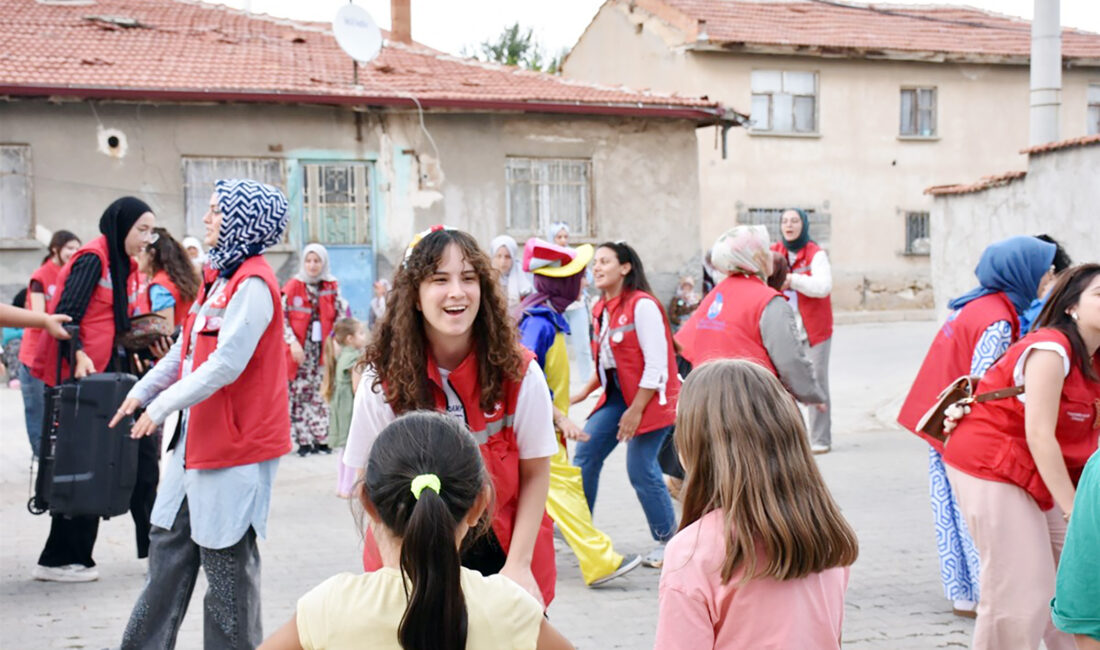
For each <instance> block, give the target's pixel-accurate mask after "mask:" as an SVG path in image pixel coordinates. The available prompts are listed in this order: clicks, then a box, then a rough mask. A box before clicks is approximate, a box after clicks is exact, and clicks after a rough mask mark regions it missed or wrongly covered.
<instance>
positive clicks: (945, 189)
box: [924, 171, 1027, 196]
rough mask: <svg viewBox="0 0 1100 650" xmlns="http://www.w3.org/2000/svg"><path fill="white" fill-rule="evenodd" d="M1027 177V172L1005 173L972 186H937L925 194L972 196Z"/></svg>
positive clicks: (984, 179) (985, 178)
mask: <svg viewBox="0 0 1100 650" xmlns="http://www.w3.org/2000/svg"><path fill="white" fill-rule="evenodd" d="M1026 175H1027V172H1020V171H1017V172H1005V173H1003V174H994V175H992V176H983V177H982V180H980V181H978V182H977V183H972V184H970V185H935V186H933V187H930V188H928V189H926V190H925V191H924V193H925V194H931V195H932V196H942V195H944V194H970V193H971V192H980V191H982V190H987V189H989V188H991V187H1000V186H1002V185H1008V184H1009V183H1011V182H1013V181H1017V180H1020V179H1021V178H1023V177H1024V176H1026Z"/></svg>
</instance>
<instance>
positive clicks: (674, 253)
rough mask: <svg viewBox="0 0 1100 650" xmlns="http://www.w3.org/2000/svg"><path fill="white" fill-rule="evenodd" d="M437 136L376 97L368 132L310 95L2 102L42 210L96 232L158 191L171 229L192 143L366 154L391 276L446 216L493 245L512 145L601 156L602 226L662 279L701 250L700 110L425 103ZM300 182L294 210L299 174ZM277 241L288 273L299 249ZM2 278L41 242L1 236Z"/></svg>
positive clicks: (217, 151)
mask: <svg viewBox="0 0 1100 650" xmlns="http://www.w3.org/2000/svg"><path fill="white" fill-rule="evenodd" d="M96 115H98V121H99V122H102V124H103V125H104V126H106V127H108V128H118V129H120V130H121V131H123V132H124V133H125V134H126V136H127V140H128V145H129V148H128V151H127V153H126V155H125V157H123V158H121V159H115V158H111V157H108V156H106V155H104V154H102V153H99V152H98V151H97V150H96V130H97V124H98V122H97V117H96ZM425 122H426V125H427V129H428V131H429V132H430V133H431V135H432V137H433V138H434V140H435V143H436V145H437V146H438V155H437V152H436V149H435V148H433V147H432V145H431V144H430V142H429V140H428V138H427V137H426V135H425V134H424V133H423V132H422V131H421V129H420V127H419V121H418V119H417V115H416V113H415V112H407V113H394V112H386V113H378V112H370V113H366V114H364V115H363V118H362V142H357V141H356V124H355V117H354V114H353V113H352V112H351V111H350V110H347V109H337V108H326V107H309V106H258V105H213V104H212V105H162V106H157V105H152V104H126V103H96V104H95V111H94V112H93V110H92V108H91V106H90V105H89V104H87V103H84V102H65V103H60V104H57V103H50V102H46V101H41V100H34V101H13V102H7V103H0V143H5V144H29V145H30V147H31V153H32V176H33V178H32V190H33V200H34V207H33V210H34V215H35V218H36V220H37V223H38V224H40V225H42V226H44V227H46V228H48V229H50V230H56V229H59V228H67V229H70V230H73V231H74V232H76V233H77V234H78V235H80V236H81V237H82V238H85V240H87V239H88V238H90V237H92V236H94V235H95V234H97V232H96V228H97V222H98V219H99V215H100V214H101V212H102V210H103V208H104V207H106V206H107V205H108V204H109V203H110V202H111V201H112V200H114V199H115V198H117V197H118V196H121V195H123V194H134V195H136V196H139V197H142V198H143V199H145V200H147V201H148V202H149V203H150V205H152V207H153V208H154V210H155V211H156V213H157V215H158V219H159V221H160V223H161V224H162V225H165V226H166V227H167V228H169V230H171V231H172V232H174V233H181V232H182V230H183V225H184V216H183V215H184V207H183V172H182V163H181V156H185V155H190V156H226V157H251V156H259V157H277V158H285V159H286V160H287V161H288V175H290V174H294V173H295V170H297V169H298V168H297V167H296V165H297V164H298V162H299V161H326V160H345V159H353V160H369V161H373V162H374V163H375V164H374V172H375V194H374V196H373V197H372V198H373V201H374V203H373V205H374V207H373V211H372V215H373V217H374V218H375V219H376V221H377V227H376V229H375V231H374V232H375V247H376V251H377V267H378V268H377V274H378V277H386V276H388V275H389V274H390V273H391V272H392V269H393V265H394V264H395V263H397V262H398V261H400V259H401V256H402V255H403V252H404V247H405V245H406V243H407V242H408V240H409V239H410V238H411V236H412V235H413V234H414V233H415V232H417V231H419V230H421V229H423V228H426V227H427V226H429V225H431V224H434V223H446V224H448V225H450V226H454V227H457V228H462V229H466V230H468V231H470V232H471V233H472V234H474V235H475V236H476V237H477V238H478V239H479V240H481V241H482V242H484V243H485V244H486V245H487V244H488V241H489V239H490V238H491V237H493V236H494V235H496V234H499V233H501V232H503V230H504V225H505V197H506V194H505V157H506V156H509V155H519V156H544V157H590V158H591V159H592V165H593V167H592V169H593V172H592V196H593V210H592V218H593V219H594V221H595V223H596V232H595V236H594V237H592V240H604V239H626V240H628V241H629V242H631V243H632V244H635V245H636V246H637V248H638V249H639V251H640V253H641V254H642V255H643V257H644V259H645V261H646V264H647V266H648V269H649V270H650V273H651V274H652V275H653V277H652V278H651V281H652V282H653V283H654V285H655V288H656V289H657V290H658V291H659V292H661V293H662V294H664V295H666V296H667V295H669V294H671V292H672V291H673V288H674V284H675V277H676V275H677V274H678V273H681V272H682V271H684V270H685V269H689V268H694V264H695V263H696V262H697V261H698V245H697V242H698V241H699V216H698V214H699V212H698V211H699V190H698V187H699V184H698V167H697V165H698V159H697V156H696V138H695V133H694V124H692V123H690V122H686V121H654V120H640V119H626V118H622V119H620V118H602V117H592V118H589V117H567V118H563V117H554V116H532V115H522V114H478V115H469V114H430V113H429V114H427V115H426V116H425ZM294 187H295V184H294V183H291V188H290V189H291V196H290V201H291V206H292V208H291V210H292V216H293V218H294V219H297V218H298V215H300V212H301V195H300V183H299V184H298V185H297V187H298V188H299V190H298V191H297V192H295V190H294ZM300 239H301V238H300V237H296V238H295V241H294V244H295V245H294V246H289V247H287V248H286V250H285V251H282V252H276V253H273V254H270V255H269V257H270V259H271V261H272V262H273V264H274V265H275V266H276V268H277V269H279V268H282V275H284V276H285V275H286V274H287V273H288V272H289V268H290V266H292V260H291V259H290V255H291V251H292V250H294V249H295V247H296V246H298V245H300V244H301V241H300ZM0 254H2V255H3V263H2V264H0V290H2V291H0V292H2V293H3V295H4V296H10V295H11V294H12V293H14V290H16V289H17V288H18V287H19V286H21V285H23V284H24V283H25V281H26V278H27V277H29V275H30V273H31V271H33V270H34V268H36V267H37V265H38V264H39V263H40V261H41V258H42V255H43V250H42V249H41V248H37V249H34V250H17V249H13V248H11V247H7V248H5V247H4V244H3V242H0Z"/></svg>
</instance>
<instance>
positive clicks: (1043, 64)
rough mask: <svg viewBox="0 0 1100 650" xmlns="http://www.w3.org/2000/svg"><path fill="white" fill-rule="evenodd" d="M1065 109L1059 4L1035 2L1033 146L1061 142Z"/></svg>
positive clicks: (1050, 0)
mask: <svg viewBox="0 0 1100 650" xmlns="http://www.w3.org/2000/svg"><path fill="white" fill-rule="evenodd" d="M1061 107H1062V26H1061V20H1060V16H1059V0H1035V17H1034V18H1033V19H1032V21H1031V132H1030V133H1031V139H1030V144H1031V146H1033V147H1034V146H1037V145H1041V144H1046V143H1048V142H1057V141H1058V140H1059V139H1061V138H1060V136H1059V130H1060V129H1059V115H1058V114H1059V111H1060V110H1061Z"/></svg>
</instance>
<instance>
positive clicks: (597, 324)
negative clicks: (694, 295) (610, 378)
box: [592, 291, 680, 435]
mask: <svg viewBox="0 0 1100 650" xmlns="http://www.w3.org/2000/svg"><path fill="white" fill-rule="evenodd" d="M644 299H649V300H652V301H653V302H655V303H657V307H658V308H660V306H661V303H659V302H657V299H656V298H654V297H653V296H651V295H649V294H648V293H646V292H644V291H630V292H623V293H621V294H619V295H618V296H615V297H614V298H612V299H611V300H607V301H604V300H603V299H602V298H601V299H600V301H599V302H597V303H596V305H595V306H594V307H593V308H592V314H593V316H594V318H593V320H592V358H593V359H596V360H597V362H598V361H599V358H600V328H601V327H602V326H603V318H602V316H603V312H604V310H607V315H608V319H607V322H608V326H609V331H608V333H607V336H608V340H609V341H610V343H611V354H612V356H614V357H615V367H616V369H617V371H618V375H619V382H620V384H621V388H622V391H623V399H625V400H626V404H627V406H629V405H630V404H631V403H632V402H633V401H634V396H635V395H637V394H638V382H640V381H641V380H642V372H643V371H644V370H645V358H644V357H643V356H642V346H641V344H639V343H638V332H637V331H636V330H635V327H634V307H635V305H637V304H638V301H639V300H644ZM663 314H664V312H663V311H662V321H663V322H664V326H665V341H667V342H668V346H667V347H668V380H667V382H666V383H665V391H664V392H665V403H664V404H661V403H660V395H659V394H658V395H655V396H654V397H653V399H651V400H649V404H647V405H646V407H645V410H644V411H642V421H641V423H640V424H639V425H638V435H641V434H643V433H649V432H650V431H656V430H658V429H663V428H665V427H667V426H672V425H673V424H674V423H675V422H676V400H677V398H678V397H679V395H680V376H679V375H677V374H676V352H675V350H674V349H673V347H672V328H670V327H669V325H668V318H667V317H665V316H664V315H663ZM606 399H607V395H606V393H605V394H603V395H600V400H599V402H597V403H596V408H595V409H593V411H596V410H599V408H600V407H601V406H603V404H604V401H605V400H606Z"/></svg>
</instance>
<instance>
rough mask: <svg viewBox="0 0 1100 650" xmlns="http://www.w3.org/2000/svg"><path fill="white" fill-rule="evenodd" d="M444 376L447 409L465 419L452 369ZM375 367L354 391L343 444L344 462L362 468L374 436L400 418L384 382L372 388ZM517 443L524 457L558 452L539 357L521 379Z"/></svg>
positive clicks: (547, 392)
mask: <svg viewBox="0 0 1100 650" xmlns="http://www.w3.org/2000/svg"><path fill="white" fill-rule="evenodd" d="M439 374H440V375H441V376H442V377H443V393H444V394H445V395H446V396H447V413H449V414H450V415H453V416H455V417H457V418H459V419H460V420H461V421H462V423H463V424H465V423H466V412H465V410H464V409H463V407H462V402H461V401H460V400H459V399H458V395H457V394H455V392H454V390H453V389H452V388H451V385H450V383H449V381H448V377H449V376H450V374H451V373H450V372H448V371H446V370H443V369H442V368H441V369H440V372H439ZM374 378H375V374H374V370H373V369H372V368H368V369H367V370H366V371H365V372H364V373H363V378H362V380H360V382H359V389H358V390H356V391H355V404H354V406H353V408H352V412H351V426H350V427H349V429H348V441H347V444H346V445H345V447H344V464H345V465H347V466H348V467H354V468H356V469H362V468H364V467H366V466H367V458H368V457H369V456H370V449H371V446H372V445H373V444H374V439H375V438H377V437H378V434H379V433H381V432H382V429H384V428H386V425H388V424H389V423H390V422H393V421H394V420H396V419H397V416H396V415H395V414H394V412H393V409H392V408H390V405H389V404H388V403H387V402H386V398H385V396H384V395H383V394H382V388H381V386H379V387H378V390H377V391H376V390H372V385H373V384H374ZM514 429H515V432H516V446H517V447H519V457H520V458H521V459H523V460H528V459H531V458H545V457H548V456H553V455H554V454H556V453H557V452H558V439H557V436H555V434H554V406H553V403H552V402H551V401H550V388H549V387H548V386H547V385H546V376H545V375H543V374H542V368H540V367H539V364H538V360H535V359H532V360H531V363H530V365H528V366H527V372H526V373H525V374H524V376H523V382H522V383H520V387H519V397H518V398H517V404H516V414H515V420H514Z"/></svg>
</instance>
